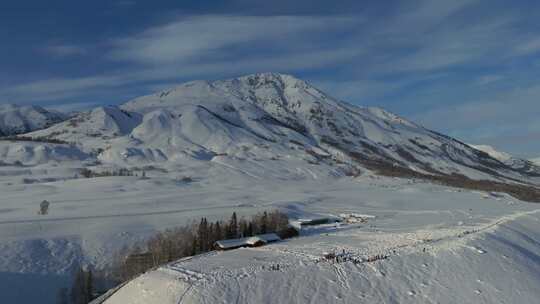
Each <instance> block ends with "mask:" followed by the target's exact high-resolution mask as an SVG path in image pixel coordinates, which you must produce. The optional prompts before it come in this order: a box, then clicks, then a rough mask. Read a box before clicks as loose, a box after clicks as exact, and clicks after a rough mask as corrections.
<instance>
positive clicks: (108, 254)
mask: <svg viewBox="0 0 540 304" xmlns="http://www.w3.org/2000/svg"><path fill="white" fill-rule="evenodd" d="M76 168H77V166H76V164H74V166H73V168H70V167H69V166H62V167H54V166H42V167H29V168H24V167H23V168H20V167H2V168H0V193H1V197H0V251H1V252H2V254H1V255H0V293H1V294H2V295H3V298H4V299H7V300H6V301H7V302H6V303H38V302H39V303H55V300H56V291H57V289H59V288H60V287H66V286H67V285H68V284H69V279H70V276H71V271H73V269H74V267H75V266H76V265H78V264H79V263H83V264H84V263H89V264H92V265H95V266H96V267H98V268H102V267H107V265H108V263H109V262H110V259H111V258H112V256H113V255H114V254H115V253H116V252H118V251H119V250H120V249H121V248H122V247H123V246H125V245H132V244H134V243H136V242H137V241H140V240H142V239H144V238H146V237H148V236H150V235H152V234H153V233H155V232H156V231H159V230H163V229H166V228H170V227H175V226H179V225H183V224H186V223H189V222H190V221H192V220H197V219H199V218H200V217H202V216H205V217H208V218H209V219H210V220H213V219H221V218H222V216H223V215H227V216H228V215H229V214H231V213H232V211H237V212H238V213H239V214H241V215H249V214H254V213H256V212H259V211H263V210H269V209H273V208H279V209H281V210H282V211H284V212H286V213H287V214H288V215H289V216H290V217H292V218H305V217H310V216H318V215H339V214H340V213H360V214H368V215H372V216H374V218H373V219H369V220H368V222H367V223H363V224H358V225H339V226H337V227H336V226H332V225H328V226H323V227H318V228H313V229H311V230H308V231H306V232H304V235H303V236H302V237H300V238H297V239H292V240H288V241H285V242H281V243H278V244H274V245H269V246H265V247H261V248H257V249H239V250H233V251H228V252H219V253H218V252H214V253H210V254H207V255H203V256H197V257H194V258H191V259H187V260H183V261H179V262H176V263H173V264H171V265H168V266H167V267H163V268H160V269H159V270H157V271H154V272H150V273H147V274H145V275H143V276H141V277H139V278H137V279H135V280H134V281H132V282H130V283H128V284H127V285H126V286H125V287H124V288H122V289H120V290H119V291H118V292H117V293H115V294H114V295H113V296H112V297H111V298H110V299H109V300H108V302H107V303H178V302H183V303H220V302H221V303H286V302H291V301H292V302H296V303H359V302H361V301H365V302H385V303H403V302H415V303H417V302H426V303H534V300H535V299H537V298H539V297H540V291H539V290H537V286H538V284H539V283H540V256H539V254H538V253H539V252H540V213H538V212H537V211H538V210H539V209H540V205H538V204H532V203H525V202H521V201H518V200H516V199H513V198H512V197H510V196H508V195H505V194H496V193H484V192H475V191H466V190H459V189H454V188H448V187H443V186H436V185H431V184H426V183H421V182H414V181H409V180H403V179H391V178H381V177H376V176H370V175H363V176H361V177H359V178H346V177H343V178H339V179H336V178H324V177H318V176H317V174H316V172H315V173H313V179H306V178H303V179H298V180H291V179H280V178H279V177H272V178H267V179H259V178H255V177H253V176H250V175H248V174H246V173H245V172H233V171H230V168H225V167H220V166H216V165H214V166H213V167H211V168H209V167H197V168H177V169H175V170H171V172H173V171H174V172H175V173H174V175H172V174H168V173H163V172H160V171H155V172H148V176H149V178H146V179H143V178H140V177H100V178H91V179H85V178H74V176H75V172H76ZM220 170H223V172H225V171H226V172H228V173H227V174H224V173H223V172H221V171H220ZM218 171H219V172H218ZM182 176H191V177H192V179H193V181H191V182H187V181H183V180H182V178H181V177H182ZM317 177H318V178H317ZM42 200H48V201H49V202H50V210H49V214H47V215H38V214H37V211H38V210H39V203H40V202H41V201H42ZM325 252H336V253H338V254H339V253H343V252H345V254H346V255H347V256H348V257H351V258H355V259H358V260H362V259H367V258H369V257H373V256H377V255H379V256H388V258H387V259H384V260H379V261H375V262H369V263H368V262H362V263H356V264H355V263H352V262H343V263H332V262H329V261H323V260H321V257H322V256H323V254H324V253H325ZM278 265H279V266H278ZM278 268H279V270H278Z"/></svg>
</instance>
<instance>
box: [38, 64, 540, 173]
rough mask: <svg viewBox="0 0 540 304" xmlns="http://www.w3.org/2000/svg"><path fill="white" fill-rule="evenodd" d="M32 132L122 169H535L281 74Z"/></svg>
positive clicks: (163, 96) (196, 88)
mask: <svg viewBox="0 0 540 304" xmlns="http://www.w3.org/2000/svg"><path fill="white" fill-rule="evenodd" d="M29 135H30V136H39V137H48V138H55V139H61V140H65V141H68V142H74V143H76V144H78V146H79V147H81V149H83V150H84V151H85V152H99V153H100V154H99V156H98V157H99V159H100V160H101V161H103V162H106V163H114V164H122V165H134V164H142V163H147V164H151V163H155V162H177V161H184V162H185V161H187V160H214V158H215V157H216V156H219V157H220V161H222V162H223V161H225V162H235V161H237V160H250V161H258V162H259V164H261V165H264V163H263V161H264V160H277V161H282V162H286V161H288V160H289V159H291V160H305V161H306V162H310V163H319V164H321V166H323V167H324V166H326V167H328V168H329V170H326V171H327V172H333V171H334V170H335V169H336V168H339V167H344V169H343V170H342V171H343V172H346V173H347V174H350V173H351V172H359V171H360V170H366V169H367V170H372V171H386V172H392V174H399V175H406V176H415V175H417V174H422V175H427V176H431V175H436V176H442V177H448V176H452V175H455V174H460V175H464V176H467V177H469V178H473V179H497V180H501V181H508V180H510V179H511V180H516V179H518V180H523V179H528V177H529V175H530V174H531V173H534V172H533V171H531V170H525V169H523V168H520V167H518V166H514V167H511V166H509V165H507V164H505V163H504V162H501V161H500V160H498V159H495V158H493V157H490V156H489V155H488V154H486V153H481V152H479V151H478V150H476V149H474V148H471V147H470V146H468V145H466V144H463V143H461V142H459V141H457V140H455V139H452V138H450V137H447V136H444V135H442V134H438V133H436V132H433V131H430V130H427V129H425V128H423V127H421V126H419V125H416V124H414V123H412V122H409V121H407V120H405V119H403V118H401V117H398V116H397V115H394V114H392V113H389V112H387V111H384V110H382V109H379V108H365V107H358V106H353V105H350V104H347V103H344V102H341V101H338V100H336V99H334V98H332V97H330V96H328V95H326V94H325V93H323V92H321V91H320V90H318V89H316V88H314V87H313V86H311V85H309V84H308V83H306V82H304V81H302V80H299V79H297V78H294V77H292V76H289V75H283V74H275V73H264V74H255V75H249V76H244V77H239V78H234V79H228V80H221V81H214V82H207V81H193V82H188V83H184V84H182V85H179V86H177V87H175V88H172V89H170V90H166V91H162V92H158V93H155V94H152V95H148V96H143V97H140V98H137V99H135V100H132V101H129V102H127V103H125V104H123V105H122V106H120V107H119V108H116V107H100V108H97V109H95V110H92V111H90V112H87V113H81V114H80V115H78V116H76V117H74V118H72V119H70V120H69V121H66V122H64V123H61V124H58V125H55V126H53V127H51V128H49V129H46V130H41V131H37V132H34V133H31V134H29ZM272 167H275V166H272ZM283 167H288V166H287V165H284V166H283ZM398 169H399V170H398ZM332 174H333V173H332Z"/></svg>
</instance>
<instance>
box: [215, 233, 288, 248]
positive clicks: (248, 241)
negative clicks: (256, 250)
mask: <svg viewBox="0 0 540 304" xmlns="http://www.w3.org/2000/svg"><path fill="white" fill-rule="evenodd" d="M279 240H281V238H280V237H279V236H278V235H277V234H275V233H267V234H261V235H256V236H251V237H245V238H238V239H231V240H221V241H217V242H216V246H218V247H220V248H222V249H233V248H239V247H247V246H254V245H256V244H257V243H259V242H263V243H271V242H276V241H279Z"/></svg>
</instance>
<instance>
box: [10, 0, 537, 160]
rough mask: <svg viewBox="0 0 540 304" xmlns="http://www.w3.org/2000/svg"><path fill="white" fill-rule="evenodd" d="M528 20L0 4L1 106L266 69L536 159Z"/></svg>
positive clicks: (247, 7) (519, 7) (475, 5)
mask: <svg viewBox="0 0 540 304" xmlns="http://www.w3.org/2000/svg"><path fill="white" fill-rule="evenodd" d="M539 20H540V3H539V2H538V1H525V0H523V1H521V0H517V1H506V0H489V1H488V0H484V1H480V0H454V1H445V0H444V1H443V0H441V1H427V0H426V1H415V0H403V1H357V0H355V1H326V0H324V1H323V0H311V1H302V0H295V1H286V0H274V1H256V0H250V1H247V0H231V1H224V0H214V1H201V0H199V1H137V0H133V1H132V0H118V1H114V0H111V1H54V0H51V1H22V0H19V1H9V0H5V1H1V3H0V39H1V44H0V45H1V47H0V67H1V68H0V103H17V104H38V105H42V106H49V107H54V108H58V109H63V110H71V109H82V108H88V107H91V106H94V105H98V104H118V103H121V102H124V101H127V100H129V99H130V98H133V97H136V96H140V95H142V94H147V93H150V92H153V91H156V90H160V89H163V88H166V87H169V86H172V85H174V84H175V83H179V82H183V81H187V80H193V79H220V78H226V77H233V76H238V75H243V74H249V73H254V72H267V71H274V72H283V73H290V74H293V75H295V76H297V77H300V78H303V79H305V80H307V81H309V82H311V83H312V84H314V85H316V86H318V87H319V88H321V89H323V90H325V91H326V92H328V93H329V94H331V95H333V96H335V97H338V98H340V99H343V100H345V101H348V102H351V103H354V104H359V105H369V106H380V107H383V108H385V109H387V110H390V111H393V112H395V113H397V114H400V115H403V116H405V117H407V118H409V119H412V120H414V121H416V122H419V123H421V124H423V125H425V126H426V127H429V128H432V129H435V130H438V131H441V132H444V133H447V134H449V135H452V136H456V137H458V138H459V139H461V140H463V141H466V142H470V143H486V144H491V145H494V146H495V147H496V148H499V149H501V150H504V151H508V152H511V153H514V154H516V155H519V156H523V157H532V156H540V120H539V119H538V117H539V116H540V81H539V80H540V21H539Z"/></svg>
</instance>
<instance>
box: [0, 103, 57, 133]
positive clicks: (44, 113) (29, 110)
mask: <svg viewBox="0 0 540 304" xmlns="http://www.w3.org/2000/svg"><path fill="white" fill-rule="evenodd" d="M66 118H67V116H66V115H64V114H62V113H59V112H53V111H48V110H45V109H44V108H41V107H38V106H19V105H15V104H0V136H8V135H15V134H20V133H26V132H30V131H34V130H38V129H43V128H46V127H49V126H51V125H53V124H55V123H58V122H60V121H62V120H64V119H66Z"/></svg>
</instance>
